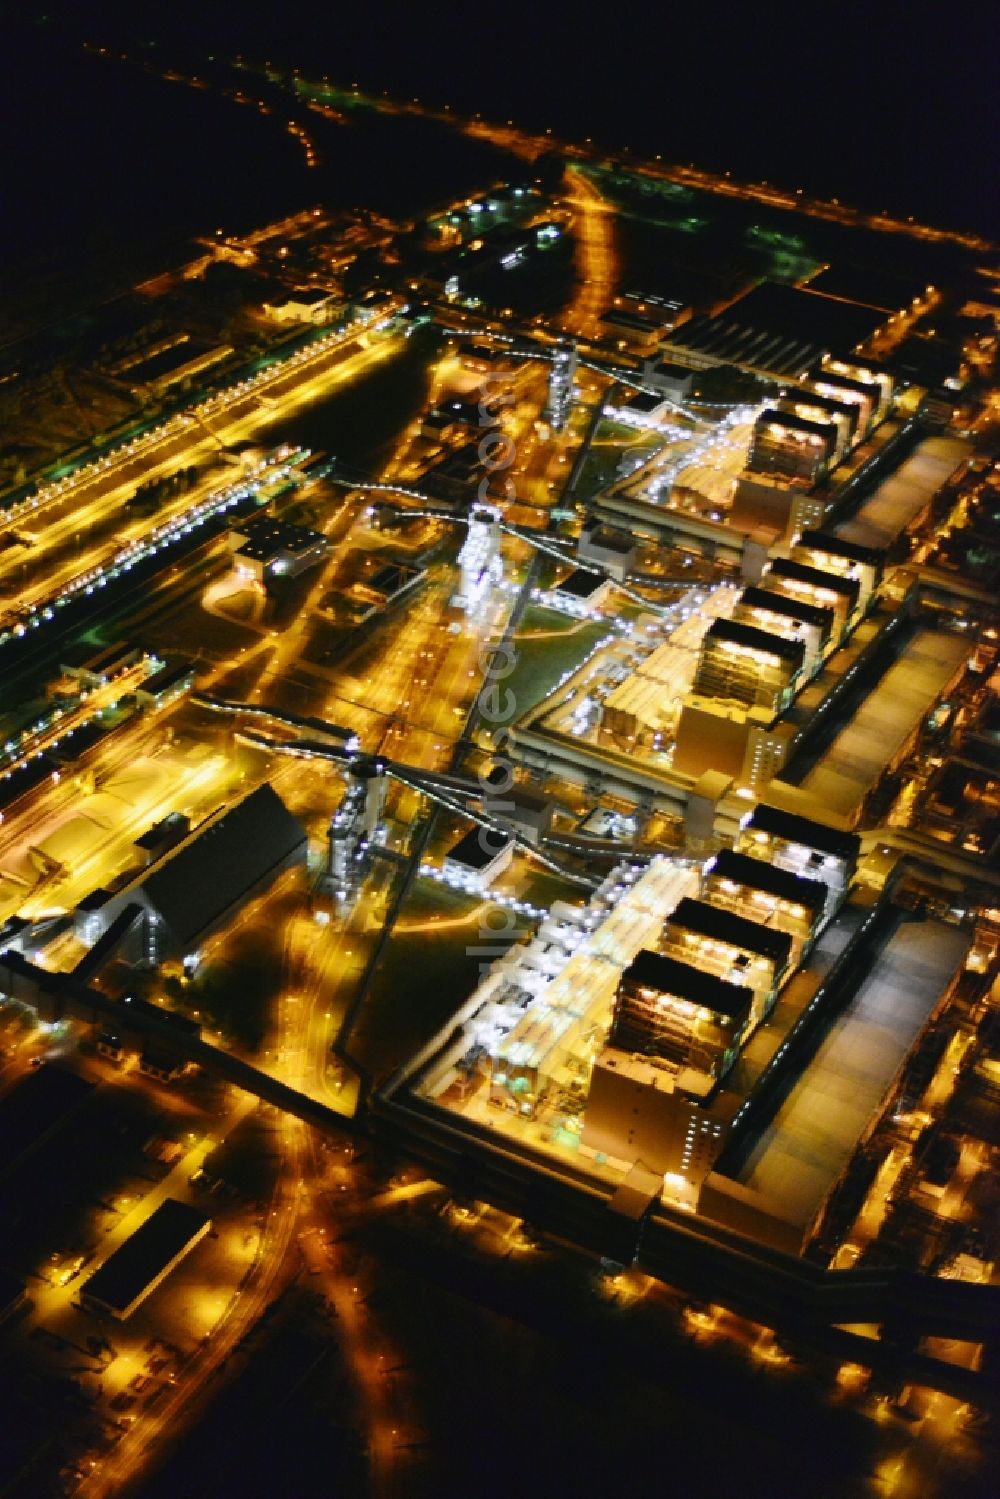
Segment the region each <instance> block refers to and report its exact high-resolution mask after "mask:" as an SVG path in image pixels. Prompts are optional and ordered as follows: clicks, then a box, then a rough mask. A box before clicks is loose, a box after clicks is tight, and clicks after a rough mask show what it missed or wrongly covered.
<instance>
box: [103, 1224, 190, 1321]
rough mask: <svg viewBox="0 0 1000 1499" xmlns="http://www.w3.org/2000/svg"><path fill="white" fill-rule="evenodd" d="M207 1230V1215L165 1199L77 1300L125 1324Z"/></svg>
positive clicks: (105, 1263) (106, 1261) (111, 1256)
mask: <svg viewBox="0 0 1000 1499" xmlns="http://www.w3.org/2000/svg"><path fill="white" fill-rule="evenodd" d="M211 1227H212V1220H211V1218H209V1217H208V1216H207V1214H205V1213H202V1212H199V1210H198V1209H197V1208H194V1207H191V1206H189V1205H188V1204H187V1203H185V1202H178V1201H177V1200H176V1198H173V1197H168V1198H166V1199H165V1201H163V1202H161V1203H160V1205H159V1207H157V1208H155V1209H154V1210H153V1212H152V1213H151V1214H150V1215H149V1217H148V1218H147V1219H146V1221H145V1222H144V1223H142V1224H140V1225H139V1227H138V1228H137V1229H136V1230H135V1232H134V1233H132V1234H130V1236H129V1237H128V1238H127V1239H126V1240H125V1242H124V1244H121V1245H119V1247H118V1248H117V1249H116V1250H115V1251H114V1253H113V1254H112V1255H110V1256H109V1257H108V1259H106V1260H105V1261H104V1264H103V1265H102V1266H101V1267H100V1269H99V1270H96V1271H95V1272H94V1274H93V1275H92V1276H91V1277H90V1279H89V1280H88V1281H86V1282H85V1284H84V1286H83V1288H82V1290H81V1292H80V1300H81V1301H82V1303H83V1305H84V1306H85V1307H87V1308H88V1310H90V1311H93V1312H99V1313H100V1312H103V1313H105V1314H106V1315H109V1316H112V1317H114V1318H115V1319H116V1320H117V1321H119V1322H124V1321H125V1320H126V1318H128V1317H131V1315H132V1313H133V1312H134V1311H135V1310H136V1308H137V1307H138V1306H140V1305H141V1304H142V1303H143V1302H144V1301H145V1299H146V1297H147V1296H150V1295H152V1293H153V1292H154V1291H155V1290H156V1288H157V1286H159V1285H160V1284H161V1283H162V1282H163V1281H164V1280H165V1279H166V1278H167V1276H168V1275H169V1274H170V1272H171V1270H173V1269H174V1267H175V1266H176V1265H179V1264H180V1262H181V1260H182V1259H184V1257H185V1255H187V1254H190V1252H191V1250H192V1249H193V1248H194V1247H195V1245H196V1244H197V1243H198V1242H199V1240H201V1239H203V1238H204V1237H205V1235H206V1234H207V1233H208V1231H209V1229H210V1228H211Z"/></svg>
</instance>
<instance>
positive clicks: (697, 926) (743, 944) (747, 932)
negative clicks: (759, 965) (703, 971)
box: [667, 895, 792, 969]
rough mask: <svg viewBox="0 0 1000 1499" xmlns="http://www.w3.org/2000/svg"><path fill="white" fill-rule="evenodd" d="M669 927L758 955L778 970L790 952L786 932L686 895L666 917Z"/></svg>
mask: <svg viewBox="0 0 1000 1499" xmlns="http://www.w3.org/2000/svg"><path fill="white" fill-rule="evenodd" d="M667 924H668V925H669V926H679V927H682V928H684V929H685V930H686V931H689V932H697V933H698V935H699V936H701V937H712V938H714V939H715V941H717V942H726V943H728V944H729V945H730V946H731V947H738V948H742V949H745V950H746V951H747V952H753V953H760V954H761V956H762V957H765V958H770V959H771V961H772V963H774V965H775V967H776V968H778V969H781V968H784V966H785V964H786V963H787V962H788V959H789V956H790V954H791V951H792V939H791V937H789V936H788V935H787V933H785V932H776V931H775V930H774V928H773V927H769V926H762V925H761V923H760V922H759V921H748V920H747V918H746V917H745V916H736V915H735V914H734V913H733V912H732V911H724V910H722V908H721V907H720V906H713V905H710V904H709V903H708V901H705V900H692V898H691V897H690V896H689V895H685V897H684V899H683V900H682V901H681V902H680V904H679V905H678V906H677V907H675V909H674V910H673V911H671V913H670V915H669V916H668V917H667Z"/></svg>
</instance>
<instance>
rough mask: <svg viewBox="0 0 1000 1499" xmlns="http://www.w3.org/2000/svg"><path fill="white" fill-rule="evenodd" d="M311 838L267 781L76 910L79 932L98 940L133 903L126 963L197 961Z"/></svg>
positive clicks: (292, 864)
mask: <svg viewBox="0 0 1000 1499" xmlns="http://www.w3.org/2000/svg"><path fill="white" fill-rule="evenodd" d="M307 844H308V838H307V835H306V831H305V829H304V828H303V827H302V825H301V823H299V822H298V820H297V819H296V818H295V817H293V816H292V814H291V813H290V812H289V810H288V808H287V807H286V806H285V804H284V802H283V801H282V800H281V798H280V797H279V796H278V794H277V792H276V791H275V790H274V789H273V787H272V786H271V785H270V784H269V783H268V782H266V781H265V783H264V784H263V785H262V786H258V787H257V789H256V790H255V791H251V792H249V793H248V794H247V795H246V796H244V797H242V798H241V799H240V800H239V801H237V802H235V803H234V804H233V805H232V806H229V807H226V808H223V809H222V810H221V811H219V812H217V813H216V814H215V815H214V816H212V817H209V818H208V819H207V820H206V821H205V822H203V823H201V824H200V825H199V826H198V827H196V828H195V829H194V830H193V831H192V832H190V833H189V834H188V835H187V836H186V837H184V838H182V839H181V840H180V841H179V842H178V843H176V844H174V845H173V846H172V847H171V848H169V849H167V851H166V852H164V853H163V855H162V856H161V857H160V858H159V859H157V860H156V861H155V863H153V864H152V865H150V866H149V868H146V869H143V870H141V871H140V872H139V873H137V874H136V876H135V878H134V879H132V880H130V881H129V882H128V883H127V884H125V885H124V886H123V887H122V888H121V889H119V890H117V891H116V892H115V893H114V894H111V893H109V892H107V891H102V892H99V896H98V899H97V900H96V901H91V900H88V901H84V902H81V905H80V906H79V907H78V908H77V913H76V927H77V932H78V935H79V936H80V937H81V938H82V939H83V940H84V941H87V942H94V941H96V940H97V939H98V938H99V937H101V936H102V935H103V934H104V933H105V932H107V931H108V929H109V928H110V927H111V925H112V923H113V922H115V921H116V920H117V919H118V918H119V917H121V916H122V913H123V912H124V911H125V910H126V908H127V907H129V906H132V907H134V908H136V915H137V920H136V922H135V924H134V926H133V929H132V931H131V932H130V933H129V934H128V936H127V938H126V939H125V941H124V943H123V946H122V949H121V955H122V957H123V958H125V959H126V961H131V962H133V963H135V964H138V965H141V966H150V967H155V966H156V965H157V964H159V963H162V962H164V961H165V960H166V959H168V958H175V959H176V958H183V959H186V960H187V961H188V962H193V961H196V958H197V954H198V951H199V949H200V947H201V946H202V944H203V943H204V942H205V941H206V940H207V939H208V938H209V937H210V936H212V935H213V934H214V933H215V932H217V931H219V930H220V929H221V928H222V927H224V926H225V925H226V923H227V922H228V921H230V920H231V919H232V917H233V916H235V915H236V914H237V913H238V912H239V911H240V910H241V909H242V908H243V907H244V906H245V905H246V904H247V903H248V902H249V901H251V900H252V899H253V898H254V897H255V896H257V895H260V894H262V893H263V892H264V891H265V890H267V889H268V887H269V886H270V885H271V884H272V883H273V882H274V880H275V879H276V878H277V877H278V875H280V874H281V873H283V872H284V871H285V870H288V869H293V868H296V867H301V866H304V864H305V860H306V849H307Z"/></svg>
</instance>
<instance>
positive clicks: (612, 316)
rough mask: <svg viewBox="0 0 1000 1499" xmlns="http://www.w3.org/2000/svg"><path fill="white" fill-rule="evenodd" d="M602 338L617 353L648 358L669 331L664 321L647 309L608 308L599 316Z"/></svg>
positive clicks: (636, 307)
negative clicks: (644, 355)
mask: <svg viewBox="0 0 1000 1499" xmlns="http://www.w3.org/2000/svg"><path fill="white" fill-rule="evenodd" d="M600 322H601V338H602V340H603V341H604V342H605V343H610V344H613V345H614V347H615V348H616V349H617V350H618V351H619V352H620V353H625V352H626V351H627V352H628V353H631V354H651V353H652V352H653V350H654V349H655V348H657V346H658V345H659V342H660V340H661V338H663V336H664V334H665V333H666V332H668V331H669V329H668V324H667V322H666V321H665V320H664V318H662V317H660V316H659V315H658V314H657V313H655V312H650V311H649V310H648V309H647V311H645V312H640V311H639V310H638V306H635V307H609V308H607V309H606V310H605V311H604V312H602V313H601V318H600Z"/></svg>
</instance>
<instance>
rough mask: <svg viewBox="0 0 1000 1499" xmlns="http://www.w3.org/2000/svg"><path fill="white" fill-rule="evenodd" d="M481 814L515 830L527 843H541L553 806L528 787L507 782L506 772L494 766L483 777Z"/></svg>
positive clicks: (549, 798)
mask: <svg viewBox="0 0 1000 1499" xmlns="http://www.w3.org/2000/svg"><path fill="white" fill-rule="evenodd" d="M484 791H485V794H484V796H483V811H484V812H485V813H487V815H488V816H490V817H494V818H496V820H497V821H498V822H504V823H507V824H509V826H510V827H512V828H515V829H516V830H517V831H518V832H519V833H520V834H521V835H522V837H524V838H526V839H527V840H528V842H529V843H535V844H538V843H541V841H542V839H543V838H544V837H545V835H546V833H547V832H548V831H549V829H550V827H551V826H552V814H553V812H554V810H555V803H554V802H553V800H552V798H551V797H550V796H545V795H544V794H543V793H542V792H540V791H533V790H532V788H531V787H530V786H523V785H519V784H518V783H517V782H513V783H512V782H511V778H510V772H509V769H508V768H506V767H504V766H502V765H501V766H497V767H495V768H494V770H493V771H491V772H490V774H489V775H488V776H487V777H486V783H485V787H484Z"/></svg>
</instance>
